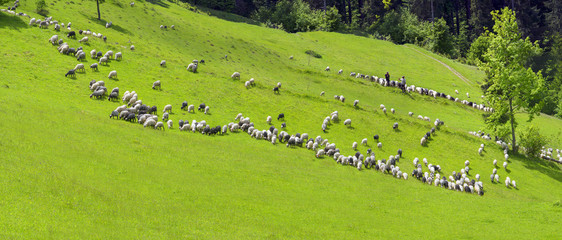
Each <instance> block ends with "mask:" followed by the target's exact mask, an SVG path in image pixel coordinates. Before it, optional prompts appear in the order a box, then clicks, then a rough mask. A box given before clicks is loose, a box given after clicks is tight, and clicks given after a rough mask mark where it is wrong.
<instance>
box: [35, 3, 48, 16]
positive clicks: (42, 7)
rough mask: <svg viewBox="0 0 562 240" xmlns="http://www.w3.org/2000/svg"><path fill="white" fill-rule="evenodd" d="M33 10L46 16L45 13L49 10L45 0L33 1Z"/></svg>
mask: <svg viewBox="0 0 562 240" xmlns="http://www.w3.org/2000/svg"><path fill="white" fill-rule="evenodd" d="M35 6H36V8H35V11H36V12H37V13H38V14H39V15H42V16H47V14H49V11H47V3H45V0H37V2H35Z"/></svg>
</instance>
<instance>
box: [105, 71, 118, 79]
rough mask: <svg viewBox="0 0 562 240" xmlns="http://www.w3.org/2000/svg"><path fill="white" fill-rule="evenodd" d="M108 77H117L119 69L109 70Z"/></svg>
mask: <svg viewBox="0 0 562 240" xmlns="http://www.w3.org/2000/svg"><path fill="white" fill-rule="evenodd" d="M107 78H117V71H115V70H113V71H111V72H109V75H107Z"/></svg>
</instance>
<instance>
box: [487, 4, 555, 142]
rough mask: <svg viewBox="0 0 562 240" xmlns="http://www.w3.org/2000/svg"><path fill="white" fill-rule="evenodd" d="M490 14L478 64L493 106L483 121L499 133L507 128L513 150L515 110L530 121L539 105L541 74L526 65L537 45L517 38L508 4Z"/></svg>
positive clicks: (519, 37) (542, 82) (519, 36)
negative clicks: (485, 46) (490, 23)
mask: <svg viewBox="0 0 562 240" xmlns="http://www.w3.org/2000/svg"><path fill="white" fill-rule="evenodd" d="M491 14H492V18H493V20H494V22H495V24H494V27H493V32H490V33H489V34H488V37H489V40H490V46H489V47H488V50H487V51H486V53H485V54H484V58H483V59H484V61H483V62H480V63H479V64H478V66H479V67H480V68H481V69H483V70H484V71H485V72H486V75H487V77H488V82H487V84H488V85H489V88H488V89H487V90H486V91H485V92H484V95H485V96H486V100H487V101H488V102H489V103H490V104H491V106H492V107H493V108H494V112H493V113H492V114H491V115H490V116H489V117H487V118H486V125H487V127H488V128H489V129H491V130H493V131H494V132H496V134H498V135H500V136H502V135H503V133H506V132H509V131H508V130H509V129H510V130H511V137H512V142H511V144H512V147H513V151H514V152H517V143H516V140H515V129H516V127H517V123H516V121H515V112H516V111H518V110H520V109H523V110H525V111H527V112H528V113H529V121H531V120H532V118H533V116H534V114H538V113H539V111H540V109H541V105H542V101H539V100H538V99H540V97H541V94H542V93H543V91H544V86H545V82H544V78H543V77H542V74H541V72H540V71H539V72H537V73H535V72H534V71H533V70H532V69H531V68H528V67H527V66H526V64H527V61H528V59H529V58H530V57H531V56H533V55H534V54H538V53H540V52H541V48H540V47H539V46H538V43H536V42H535V43H532V42H531V41H530V40H529V38H528V37H527V38H525V39H522V38H521V34H520V33H519V29H518V27H517V21H516V19H515V13H514V12H513V11H511V10H510V9H509V8H507V7H506V8H503V9H502V10H501V12H500V11H492V13H491Z"/></svg>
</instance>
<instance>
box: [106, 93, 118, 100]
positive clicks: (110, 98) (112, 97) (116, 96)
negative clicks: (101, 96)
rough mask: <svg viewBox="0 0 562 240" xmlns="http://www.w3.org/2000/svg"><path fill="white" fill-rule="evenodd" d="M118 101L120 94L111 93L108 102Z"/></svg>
mask: <svg viewBox="0 0 562 240" xmlns="http://www.w3.org/2000/svg"><path fill="white" fill-rule="evenodd" d="M112 99H113V100H117V99H119V93H118V92H111V93H110V94H109V97H107V100H109V101H111V100H112Z"/></svg>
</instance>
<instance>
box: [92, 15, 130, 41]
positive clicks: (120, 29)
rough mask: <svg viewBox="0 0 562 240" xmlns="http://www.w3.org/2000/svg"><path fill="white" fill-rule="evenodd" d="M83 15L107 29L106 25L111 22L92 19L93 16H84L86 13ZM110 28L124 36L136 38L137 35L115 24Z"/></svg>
mask: <svg viewBox="0 0 562 240" xmlns="http://www.w3.org/2000/svg"><path fill="white" fill-rule="evenodd" d="M81 14H82V16H84V17H85V18H87V19H88V20H89V21H90V22H94V23H97V24H99V25H101V26H102V27H103V28H105V24H106V23H108V22H109V21H106V20H104V19H101V20H98V19H97V18H95V17H92V16H89V15H86V14H84V13H81ZM110 28H111V29H114V30H116V31H118V32H120V33H123V34H127V35H131V36H134V35H135V34H133V33H132V32H131V31H129V30H127V29H125V28H122V27H120V26H119V25H116V24H114V23H113V24H112V25H111V27H110Z"/></svg>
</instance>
